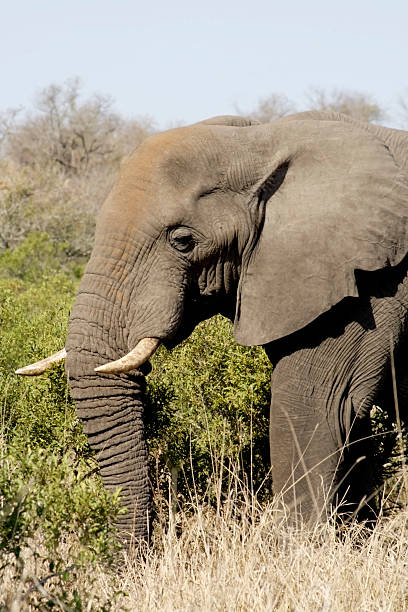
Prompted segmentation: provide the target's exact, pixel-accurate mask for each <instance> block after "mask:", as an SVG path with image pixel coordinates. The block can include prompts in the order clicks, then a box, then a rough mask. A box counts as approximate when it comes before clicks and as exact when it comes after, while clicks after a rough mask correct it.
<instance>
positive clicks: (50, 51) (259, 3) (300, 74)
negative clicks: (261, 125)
mask: <svg viewBox="0 0 408 612" xmlns="http://www.w3.org/2000/svg"><path fill="white" fill-rule="evenodd" d="M0 9H1V10H0V22H1V36H0V54H1V55H0V56H1V57H2V61H1V63H0V82H1V83H2V87H1V90H0V110H5V109H6V108H9V107H18V106H24V107H28V106H29V105H30V103H31V102H32V100H33V98H34V96H35V94H36V92H38V91H39V90H40V89H42V88H44V87H46V86H47V85H49V84H50V83H63V82H64V81H65V80H66V79H68V78H70V77H73V76H79V77H80V78H81V80H82V82H83V85H84V93H85V95H88V94H91V93H94V92H99V93H105V94H109V95H111V96H112V98H113V99H114V101H115V108H116V109H117V110H118V111H119V112H121V113H122V114H123V115H125V116H128V117H131V116H137V115H151V116H152V117H153V118H154V119H155V120H156V122H157V124H158V126H159V127H163V128H164V127H167V126H169V125H171V124H173V123H175V122H178V121H184V122H193V121H196V120H199V119H202V118H205V117H208V116H211V115H217V114H225V113H231V112H232V113H233V112H234V106H235V105H238V106H239V108H240V109H242V110H244V111H250V110H251V109H252V108H254V107H255V106H256V104H257V101H258V99H259V98H261V97H266V96H268V95H269V94H271V93H274V92H277V93H282V94H285V95H286V96H288V97H289V98H290V99H292V100H294V101H295V102H297V103H298V105H299V106H302V107H304V106H305V91H306V90H307V89H308V88H310V87H313V86H314V87H321V88H324V89H328V90H330V89H332V88H334V87H337V88H339V89H347V90H359V91H363V92H366V93H369V94H372V95H373V96H374V97H375V98H376V100H377V101H378V103H380V104H381V105H382V106H384V107H386V108H387V109H388V110H389V112H390V113H391V114H392V113H393V112H395V110H394V109H393V104H394V102H395V100H396V99H397V98H398V96H399V95H403V94H405V95H406V97H407V98H408V1H407V0H388V1H387V2H383V1H379V0H371V1H368V0H354V2H352V1H351V0H342V1H340V2H339V1H337V2H332V1H330V0H326V1H323V0H308V1H307V2H306V1H301V0H286V1H285V0H281V1H280V2H275V1H274V0H269V1H267V0H247V1H246V2H244V1H243V0H218V1H217V0H203V1H202V2H194V0H189V1H187V0H150V1H148V0H144V1H141V0H133V1H131V0H69V1H67V0H13V1H7V0H0ZM389 123H390V122H389Z"/></svg>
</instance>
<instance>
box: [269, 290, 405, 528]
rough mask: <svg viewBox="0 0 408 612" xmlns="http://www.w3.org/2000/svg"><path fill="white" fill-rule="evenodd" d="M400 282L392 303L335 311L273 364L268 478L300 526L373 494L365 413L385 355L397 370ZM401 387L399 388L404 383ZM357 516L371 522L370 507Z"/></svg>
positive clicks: (355, 304) (376, 393)
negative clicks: (300, 521)
mask: <svg viewBox="0 0 408 612" xmlns="http://www.w3.org/2000/svg"><path fill="white" fill-rule="evenodd" d="M406 284H407V283H406V281H405V282H404V283H403V284H401V285H400V287H399V289H398V292H397V296H396V297H398V299H395V298H388V297H386V298H376V297H374V298H370V299H367V300H358V301H351V302H348V303H345V304H343V305H342V306H339V307H338V308H337V310H333V312H332V313H331V314H327V315H325V316H324V317H322V318H321V319H320V320H319V321H317V322H314V324H313V325H311V326H310V328H309V330H307V331H305V333H304V334H303V336H302V337H301V336H300V335H299V336H298V338H297V339H296V341H295V342H293V344H292V345H291V346H290V347H289V350H288V351H287V353H286V354H283V355H282V354H280V355H279V357H278V359H275V364H276V365H275V369H274V372H273V375H272V400H271V423H270V442H271V459H272V474H273V480H274V485H275V490H276V491H282V492H283V494H284V500H285V502H286V504H287V505H288V506H290V507H292V508H295V509H296V510H297V511H298V512H299V513H300V515H301V516H302V518H303V519H304V520H306V521H308V520H315V519H316V518H318V517H320V516H322V514H324V513H325V512H326V509H327V508H328V507H329V506H330V504H331V503H333V504H334V505H337V504H338V503H339V502H342V505H343V508H344V509H345V510H346V511H349V512H351V513H352V514H353V513H354V512H355V511H357V510H359V507H360V505H361V503H362V502H364V500H369V499H370V495H371V494H372V492H373V489H374V485H375V482H376V478H375V473H376V471H377V466H376V465H375V462H374V452H373V441H372V440H371V439H370V436H371V426H370V410H371V407H372V405H373V404H374V403H377V401H378V398H379V397H380V396H381V393H382V392H383V390H384V386H385V385H386V380H387V378H388V379H389V378H390V363H391V354H393V355H395V356H396V359H397V371H398V367H400V366H401V354H402V353H403V352H404V351H402V353H401V348H402V347H403V345H404V344H405V342H404V337H405V333H406V329H405V328H406V319H407V315H406V313H407V308H406V306H405V305H404V304H406V303H407V302H408V299H407V293H408V292H407V287H406ZM271 353H272V349H271V347H269V349H268V354H271ZM401 385H402V386H401ZM401 385H400V388H404V390H406V389H405V387H406V380H405V379H404V380H402V381H401ZM388 386H389V385H388ZM343 508H342V509H343ZM359 516H361V517H362V518H367V517H368V516H372V512H371V509H370V506H369V505H368V506H367V507H365V508H364V510H363V509H362V510H361V511H360V512H359Z"/></svg>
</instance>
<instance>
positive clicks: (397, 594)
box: [3, 500, 408, 612]
mask: <svg viewBox="0 0 408 612" xmlns="http://www.w3.org/2000/svg"><path fill="white" fill-rule="evenodd" d="M177 519H178V520H177V522H178V524H177V527H176V526H175V525H174V524H173V525H171V526H170V528H168V529H167V531H164V530H161V528H160V526H158V527H157V528H156V531H155V536H154V542H153V545H152V546H151V547H150V549H149V550H147V551H144V554H137V553H135V552H133V554H129V553H122V555H121V558H120V560H119V561H118V563H117V566H116V570H112V569H110V570H106V569H104V568H102V567H101V568H99V570H98V571H95V570H93V571H94V582H93V584H92V585H91V586H90V584H89V576H85V571H84V570H81V571H79V572H78V574H77V575H76V577H75V578H74V577H73V584H72V585H71V588H72V589H73V588H74V587H75V588H76V589H77V590H78V597H79V598H80V599H81V601H82V602H83V607H81V608H74V607H66V604H64V605H63V604H62V603H60V605H59V604H58V599H57V598H56V599H54V605H55V606H56V609H63V610H71V609H81V610H82V609H83V610H100V609H104V610H106V609H112V610H132V611H133V610H146V611H149V612H152V611H154V610H161V611H166V610H168V611H175V610H192V611H195V610H197V611H198V610H222V611H229V610H231V611H234V612H235V611H237V610H242V611H244V610H245V611H246V610H277V611H285V612H286V611H288V610H296V611H306V610H324V611H329V610H330V611H334V610H336V611H337V610H347V611H349V610H381V611H385V610H390V611H391V610H392V611H395V610H405V609H407V608H408V571H407V569H408V568H407V565H408V510H406V511H400V512H398V514H395V516H393V517H390V518H381V519H380V521H379V523H378V525H377V527H376V528H375V529H374V530H373V531H372V532H370V531H368V530H366V529H365V527H364V526H362V525H358V524H357V525H353V526H351V527H347V528H345V530H344V532H343V533H342V537H341V538H339V537H338V535H336V531H335V527H334V525H333V523H330V522H327V523H326V524H323V525H320V526H319V527H317V528H315V529H314V530H313V531H307V530H305V529H303V530H300V529H299V530H295V529H293V528H290V527H289V526H288V524H287V521H286V519H285V516H284V514H283V512H282V511H281V509H280V508H279V506H278V504H277V503H276V502H275V503H274V504H270V505H268V506H267V507H263V508H261V507H258V506H257V505H256V503H253V502H250V501H249V500H247V501H246V502H244V503H243V504H241V505H240V506H239V507H238V506H237V503H236V502H234V503H232V502H231V501H230V502H228V501H227V502H226V503H225V504H224V505H223V507H222V510H220V511H218V512H217V511H216V510H214V509H212V508H209V507H205V506H200V505H196V507H195V508H194V509H193V511H192V513H191V515H190V516H187V514H185V513H183V514H179V516H178V517H177ZM33 569H34V568H33ZM85 577H86V580H85ZM24 580H25V581H26V582H25V585H22V584H13V583H11V582H8V584H4V585H3V588H5V589H7V590H8V592H9V594H10V596H9V600H8V601H9V602H10V604H12V602H13V600H14V604H12V605H14V607H12V605H10V608H9V609H10V610H11V609H12V610H13V611H16V610H19V609H23V610H24V609H31V608H29V607H28V606H27V604H26V603H22V605H21V607H20V605H19V603H18V602H17V601H16V598H15V594H16V593H17V592H19V593H20V595H19V598H20V597H21V593H24V592H26V591H27V585H29V584H32V581H31V582H30V572H29V571H28V572H27V573H26V576H25V577H24ZM31 580H32V578H31ZM51 583H52V580H50V581H49V582H48V583H45V584H44V589H45V591H47V592H52V585H51ZM13 593H14V596H13ZM42 595H43V596H44V593H42ZM25 601H27V598H26V599H25V600H24V602H25ZM42 601H44V599H43V600H42ZM64 606H65V607H64ZM103 606H105V607H103ZM40 609H45V608H43V607H41V606H40Z"/></svg>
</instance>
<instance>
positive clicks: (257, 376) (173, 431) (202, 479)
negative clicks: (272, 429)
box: [146, 316, 271, 499]
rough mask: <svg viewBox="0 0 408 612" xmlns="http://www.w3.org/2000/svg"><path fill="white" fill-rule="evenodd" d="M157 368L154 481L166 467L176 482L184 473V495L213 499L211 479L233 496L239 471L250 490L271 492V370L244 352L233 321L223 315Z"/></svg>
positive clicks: (151, 423) (255, 352) (152, 385)
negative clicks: (231, 484)
mask: <svg viewBox="0 0 408 612" xmlns="http://www.w3.org/2000/svg"><path fill="white" fill-rule="evenodd" d="M152 365H153V369H152V373H151V374H150V375H149V376H148V379H147V380H148V387H147V392H148V405H147V411H146V412H147V414H146V421H147V432H148V440H149V446H150V452H151V461H152V463H154V470H155V472H154V473H155V475H156V481H157V480H158V481H159V482H160V475H161V474H162V473H163V469H164V468H167V470H170V472H173V477H174V476H176V475H177V473H178V472H180V473H182V474H183V476H184V477H183V478H180V479H179V491H180V494H181V495H183V494H184V496H185V495H186V494H187V493H189V491H192V490H193V489H194V490H195V492H196V493H198V494H199V495H200V496H204V495H208V496H209V498H210V499H211V498H213V497H214V495H215V491H214V486H215V483H214V482H213V481H212V476H213V475H217V481H219V476H220V475H222V476H223V479H224V483H225V488H224V493H227V492H228V483H229V481H230V478H229V474H231V470H232V469H233V470H234V472H235V474H236V473H237V470H238V472H239V473H240V474H241V477H242V481H243V485H244V486H243V488H244V489H245V488H246V487H248V486H249V487H250V488H251V489H253V490H258V489H260V488H262V490H268V491H269V492H270V484H271V483H270V479H267V476H268V471H269V464H270V459H269V440H268V417H269V401H270V376H271V366H270V363H269V360H268V359H267V357H266V355H265V353H264V351H263V350H262V349H261V348H259V347H251V348H246V347H242V346H238V345H237V344H236V343H235V342H234V340H233V337H232V333H231V324H230V322H229V321H227V320H226V319H224V318H223V317H221V316H217V317H215V318H213V319H211V320H208V321H204V322H203V323H201V324H200V325H199V326H197V328H196V329H195V331H194V332H193V334H192V335H191V336H190V338H189V339H188V340H186V341H185V342H183V343H182V344H181V345H180V346H179V347H177V348H175V349H174V350H173V351H171V352H170V353H169V352H168V351H166V350H165V349H162V350H161V351H160V352H158V353H156V356H155V358H154V360H153V363H152ZM165 471H166V470H165ZM265 479H267V482H268V486H267V487H266V486H265V483H264V481H265ZM173 485H174V483H173ZM216 486H218V485H216ZM217 490H218V489H217Z"/></svg>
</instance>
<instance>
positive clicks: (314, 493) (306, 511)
mask: <svg viewBox="0 0 408 612" xmlns="http://www.w3.org/2000/svg"><path fill="white" fill-rule="evenodd" d="M281 380H282V382H283V383H284V384H283V385H281V384H280V381H281ZM294 406H296V409H294ZM319 408H320V409H319ZM270 445H271V463H272V476H273V484H274V490H275V492H281V493H282V494H283V499H284V501H285V504H286V506H287V507H288V508H289V509H290V510H291V517H292V518H293V517H296V516H298V515H299V516H301V517H302V519H303V520H304V521H309V520H310V521H311V522H315V521H316V520H318V519H319V518H322V512H323V511H324V508H325V507H326V503H325V502H326V499H327V496H328V494H329V491H331V490H332V489H333V485H334V482H333V480H334V476H335V474H336V468H337V465H338V462H339V458H340V454H339V452H338V443H337V440H336V433H335V431H334V428H332V427H330V424H329V422H328V420H327V419H326V418H325V410H324V400H323V399H322V404H321V406H320V407H319V406H318V405H316V402H312V401H311V400H310V399H308V398H307V394H306V393H305V392H304V391H301V389H300V387H299V386H298V385H297V384H288V379H287V377H286V376H285V373H284V369H283V368H279V366H278V368H276V370H275V371H274V374H273V382H272V399H271V413H270Z"/></svg>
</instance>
